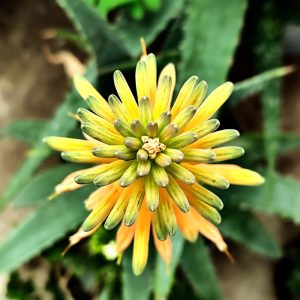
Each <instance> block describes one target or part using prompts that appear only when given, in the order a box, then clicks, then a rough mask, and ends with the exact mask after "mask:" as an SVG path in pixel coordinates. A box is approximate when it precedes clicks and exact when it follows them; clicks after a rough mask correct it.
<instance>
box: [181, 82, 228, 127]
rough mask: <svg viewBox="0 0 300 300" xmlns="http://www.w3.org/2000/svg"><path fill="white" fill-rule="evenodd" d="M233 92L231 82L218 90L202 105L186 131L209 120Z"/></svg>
mask: <svg viewBox="0 0 300 300" xmlns="http://www.w3.org/2000/svg"><path fill="white" fill-rule="evenodd" d="M232 90H233V84H232V83H231V82H225V83H223V84H222V85H220V86H219V87H218V88H216V89H215V90H214V91H213V92H212V93H211V94H210V95H209V96H208V97H207V98H206V99H205V100H204V102H203V103H202V104H201V105H200V107H199V109H198V111H197V112H196V114H195V115H194V117H193V119H192V120H191V122H190V123H189V124H188V126H187V127H186V130H191V129H192V128H194V127H195V126H197V125H198V124H199V123H200V122H203V121H205V120H207V119H209V118H210V117H211V116H212V115H213V114H214V113H215V112H216V111H217V110H218V109H219V108H220V107H221V106H222V105H223V104H224V102H225V101H226V100H227V99H228V98H229V96H230V95H231V93H232Z"/></svg>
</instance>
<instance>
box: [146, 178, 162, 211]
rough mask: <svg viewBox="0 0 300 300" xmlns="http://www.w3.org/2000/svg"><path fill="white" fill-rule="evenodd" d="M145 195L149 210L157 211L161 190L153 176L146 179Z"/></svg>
mask: <svg viewBox="0 0 300 300" xmlns="http://www.w3.org/2000/svg"><path fill="white" fill-rule="evenodd" d="M145 195H146V203H147V206H148V208H149V209H150V210H151V211H155V210H156V209H157V206H158V203H159V188H158V185H157V184H156V182H155V180H154V178H153V176H152V175H151V174H148V175H147V176H146V177H145Z"/></svg>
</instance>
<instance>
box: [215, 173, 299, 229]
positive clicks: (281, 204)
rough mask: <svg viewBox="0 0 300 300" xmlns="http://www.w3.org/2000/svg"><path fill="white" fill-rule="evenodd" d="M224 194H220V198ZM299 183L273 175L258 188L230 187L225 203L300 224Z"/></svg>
mask: <svg viewBox="0 0 300 300" xmlns="http://www.w3.org/2000/svg"><path fill="white" fill-rule="evenodd" d="M223 193H224V192H221V193H220V194H221V196H222V194H223ZM299 195H300V183H299V182H297V181H296V180H294V179H292V178H289V177H286V176H281V175H279V174H274V175H272V176H270V177H269V178H267V180H266V183H265V184H264V185H262V186H259V187H237V186H232V187H231V188H230V191H229V192H228V193H226V195H225V194H224V198H225V197H226V199H227V201H228V202H229V201H230V203H232V204H234V205H236V206H239V207H241V209H251V210H252V209H254V210H257V211H261V212H264V213H269V214H276V215H279V216H281V217H283V218H287V219H290V220H293V221H294V222H295V223H300V214H299V210H300V201H299Z"/></svg>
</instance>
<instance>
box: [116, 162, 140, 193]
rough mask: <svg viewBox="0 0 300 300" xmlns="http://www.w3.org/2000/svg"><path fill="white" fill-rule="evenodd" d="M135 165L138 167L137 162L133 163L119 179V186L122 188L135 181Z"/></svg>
mask: <svg viewBox="0 0 300 300" xmlns="http://www.w3.org/2000/svg"><path fill="white" fill-rule="evenodd" d="M137 165H138V162H137V161H134V162H133V163H132V164H131V165H130V166H129V167H128V168H127V170H126V171H125V172H124V174H123V175H122V177H121V178H120V186H122V187H125V186H129V185H130V184H132V183H133V182H134V181H135V179H136V178H137V172H136V169H137Z"/></svg>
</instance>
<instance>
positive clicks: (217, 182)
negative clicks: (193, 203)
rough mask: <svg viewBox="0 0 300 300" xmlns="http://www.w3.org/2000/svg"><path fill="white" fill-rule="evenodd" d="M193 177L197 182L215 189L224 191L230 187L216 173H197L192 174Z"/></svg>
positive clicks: (226, 181)
mask: <svg viewBox="0 0 300 300" xmlns="http://www.w3.org/2000/svg"><path fill="white" fill-rule="evenodd" d="M194 175H195V177H196V180H197V181H199V182H201V183H204V184H207V185H210V186H213V187H216V188H218V189H222V190H225V189H228V188H229V185H230V183H229V181H228V180H227V179H226V178H224V177H223V176H221V175H220V174H218V173H213V172H208V171H205V172H201V171H199V172H197V173H194Z"/></svg>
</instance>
